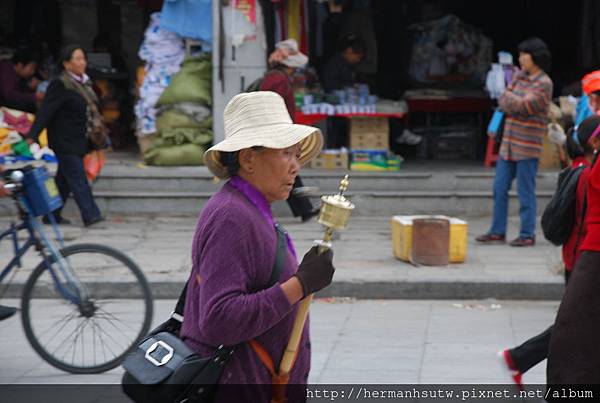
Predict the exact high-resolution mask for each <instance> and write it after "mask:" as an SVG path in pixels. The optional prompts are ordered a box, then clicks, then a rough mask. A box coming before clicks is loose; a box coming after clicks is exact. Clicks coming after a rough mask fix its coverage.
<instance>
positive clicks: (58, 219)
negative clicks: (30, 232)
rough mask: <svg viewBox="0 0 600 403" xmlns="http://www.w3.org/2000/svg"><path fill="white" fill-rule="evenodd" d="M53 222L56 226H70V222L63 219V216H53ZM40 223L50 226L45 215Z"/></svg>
mask: <svg viewBox="0 0 600 403" xmlns="http://www.w3.org/2000/svg"><path fill="white" fill-rule="evenodd" d="M54 221H56V223H57V224H58V225H69V224H71V220H67V219H66V218H64V217H63V216H60V215H59V216H56V215H55V216H54ZM42 222H43V223H44V224H50V219H49V218H48V216H47V215H45V216H44V218H42Z"/></svg>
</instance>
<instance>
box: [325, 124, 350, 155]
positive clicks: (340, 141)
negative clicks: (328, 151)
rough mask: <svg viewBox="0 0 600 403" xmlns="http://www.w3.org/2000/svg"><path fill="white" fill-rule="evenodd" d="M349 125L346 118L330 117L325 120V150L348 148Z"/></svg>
mask: <svg viewBox="0 0 600 403" xmlns="http://www.w3.org/2000/svg"><path fill="white" fill-rule="evenodd" d="M349 126H350V125H349V123H348V119H347V118H341V117H330V118H329V119H327V139H326V141H325V143H326V145H327V148H341V147H350V144H348V130H349Z"/></svg>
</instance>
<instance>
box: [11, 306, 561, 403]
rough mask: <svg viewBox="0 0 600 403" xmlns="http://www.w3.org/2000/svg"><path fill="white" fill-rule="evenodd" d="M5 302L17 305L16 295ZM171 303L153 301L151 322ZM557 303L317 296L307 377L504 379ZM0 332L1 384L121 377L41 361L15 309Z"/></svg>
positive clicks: (538, 380) (328, 380)
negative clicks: (506, 354)
mask: <svg viewBox="0 0 600 403" xmlns="http://www.w3.org/2000/svg"><path fill="white" fill-rule="evenodd" d="M3 303H5V304H13V306H16V305H18V303H19V301H18V300H16V299H10V300H3ZM174 304H175V301H174V300H158V301H155V316H154V321H155V323H159V322H161V321H163V320H164V318H166V317H167V316H168V314H169V312H170V311H171V309H172V307H173V306H174ZM557 306H558V303H557V302H544V301H535V302H531V301H529V302H525V301H495V300H482V301H472V300H471V301H463V300H461V301H439V300H436V301H431V300H429V301H428V300H419V301H415V300H402V301H399V300H352V299H344V298H342V299H320V300H316V301H315V302H314V303H313V304H312V307H311V339H312V369H311V373H310V378H309V382H310V383H323V384H333V383H340V384H343V383H346V384H355V383H365V384H368V383H380V384H402V383H404V384H417V383H418V384H502V383H504V384H506V383H508V382H509V380H508V379H506V378H505V376H504V374H503V372H502V371H501V370H500V366H499V365H498V363H497V358H496V356H495V354H496V352H497V351H498V350H499V349H502V348H505V347H508V346H513V345H515V344H516V343H520V342H522V341H524V340H525V339H527V338H529V337H532V336H534V335H536V334H538V333H539V332H541V331H542V330H544V329H545V328H546V327H547V326H548V325H549V324H550V323H551V322H552V321H553V320H554V317H555V314H556V309H557ZM0 333H1V334H2V344H1V345H0V354H1V355H2V358H3V359H2V364H0V384H12V383H28V384H40V383H43V384H62V383H85V384H95V383H104V384H112V383H119V382H120V379H121V375H122V370H121V369H120V368H117V369H114V370H112V371H110V372H107V373H103V374H98V375H71V374H67V373H64V372H62V371H60V370H58V369H55V368H53V367H51V366H50V365H48V364H46V363H45V362H43V361H42V360H41V359H40V358H39V357H38V356H37V355H36V353H35V352H34V351H33V349H32V348H31V347H30V346H29V344H28V343H27V340H26V339H25V336H24V334H23V330H22V327H21V324H20V323H19V318H17V317H12V318H10V319H8V320H5V321H2V322H0ZM524 382H525V383H527V384H543V383H544V382H545V362H544V363H541V364H540V365H538V366H536V367H534V368H533V369H532V370H531V371H530V372H528V373H527V374H525V377H524ZM0 389H1V387H0ZM0 400H2V399H1V397H0ZM94 401H97V400H94Z"/></svg>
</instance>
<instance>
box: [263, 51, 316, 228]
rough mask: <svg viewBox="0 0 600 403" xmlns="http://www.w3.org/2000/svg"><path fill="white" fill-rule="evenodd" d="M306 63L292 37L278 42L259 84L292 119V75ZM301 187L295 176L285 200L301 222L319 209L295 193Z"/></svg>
mask: <svg viewBox="0 0 600 403" xmlns="http://www.w3.org/2000/svg"><path fill="white" fill-rule="evenodd" d="M307 63H308V57H306V55H304V54H303V53H301V52H300V51H299V50H298V43H297V42H296V41H295V40H294V39H286V40H285V41H281V42H278V43H277V44H276V45H275V51H274V52H273V53H271V55H270V56H269V71H267V73H266V74H265V76H264V78H263V80H262V82H261V84H260V90H261V91H273V92H275V93H277V94H279V95H281V97H282V98H283V100H284V101H285V106H286V107H287V110H288V112H289V114H290V117H291V118H292V121H294V120H295V114H296V100H295V98H294V86H293V83H292V76H293V75H294V73H295V71H296V69H298V68H301V67H304V66H305V65H306V64H307ZM302 187H304V186H303V184H302V180H301V179H300V176H297V177H296V181H295V182H294V189H293V190H292V192H291V193H290V197H289V198H288V199H287V202H288V205H289V206H290V209H291V210H292V214H293V215H294V217H302V222H305V221H308V220H310V219H311V218H312V217H314V216H316V215H317V214H318V213H319V210H318V209H316V208H314V207H313V205H312V203H311V202H310V200H309V199H308V197H306V196H302V195H298V194H297V192H298V189H299V188H302Z"/></svg>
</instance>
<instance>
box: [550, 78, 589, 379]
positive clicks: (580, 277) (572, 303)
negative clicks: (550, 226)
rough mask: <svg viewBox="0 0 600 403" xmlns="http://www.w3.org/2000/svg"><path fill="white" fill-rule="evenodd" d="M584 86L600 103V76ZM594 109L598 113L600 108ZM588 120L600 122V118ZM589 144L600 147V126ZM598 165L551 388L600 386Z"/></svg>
mask: <svg viewBox="0 0 600 403" xmlns="http://www.w3.org/2000/svg"><path fill="white" fill-rule="evenodd" d="M590 76H591V77H590ZM583 83H584V91H585V92H586V93H587V94H588V96H590V95H591V96H590V100H591V101H592V100H594V99H596V98H598V97H600V71H597V72H594V73H592V74H591V75H588V76H586V77H584V80H583ZM590 104H591V105H592V106H593V107H594V111H595V112H596V113H598V110H600V104H598V103H592V102H590ZM588 119H596V120H597V121H598V118H597V116H596V117H591V118H588ZM599 122H600V121H599ZM589 142H590V143H591V144H592V145H593V144H598V143H600V123H599V124H597V126H596V128H595V129H594V131H593V133H592V135H591V136H590V140H589ZM597 159H598V158H597V155H596V160H595V162H594V164H593V167H592V170H591V172H590V175H589V178H588V184H587V185H588V186H587V210H586V214H585V222H586V226H587V233H586V235H585V238H584V240H583V244H582V245H581V248H580V249H581V251H582V253H581V256H580V257H579V258H578V260H577V262H576V263H575V269H574V270H573V274H572V276H571V278H570V281H569V285H568V287H567V289H566V291H565V295H564V297H563V300H562V302H561V304H560V308H559V310H558V314H557V316H556V321H555V324H554V330H553V332H552V338H551V340H550V351H549V354H548V366H547V370H546V376H547V382H548V384H550V385H552V384H599V383H600V348H598V340H600V162H598V161H597Z"/></svg>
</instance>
